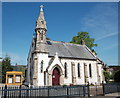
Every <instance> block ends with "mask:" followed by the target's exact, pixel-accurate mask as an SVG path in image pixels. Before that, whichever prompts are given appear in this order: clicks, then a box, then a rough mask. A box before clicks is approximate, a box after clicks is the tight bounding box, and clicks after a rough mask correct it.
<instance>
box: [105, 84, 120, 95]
mask: <svg viewBox="0 0 120 98" xmlns="http://www.w3.org/2000/svg"><path fill="white" fill-rule="evenodd" d="M103 92H104V94H109V93H116V92H120V83H107V84H104V85H103Z"/></svg>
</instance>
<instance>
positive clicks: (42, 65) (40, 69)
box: [40, 60, 43, 72]
mask: <svg viewBox="0 0 120 98" xmlns="http://www.w3.org/2000/svg"><path fill="white" fill-rule="evenodd" d="M40 67H41V68H40V70H41V72H43V60H42V61H41V66H40Z"/></svg>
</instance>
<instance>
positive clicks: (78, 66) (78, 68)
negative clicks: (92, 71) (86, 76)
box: [78, 63, 80, 77]
mask: <svg viewBox="0 0 120 98" xmlns="http://www.w3.org/2000/svg"><path fill="white" fill-rule="evenodd" d="M78 77H80V64H79V63H78Z"/></svg>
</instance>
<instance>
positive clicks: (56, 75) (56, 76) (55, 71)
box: [52, 67, 60, 85]
mask: <svg viewBox="0 0 120 98" xmlns="http://www.w3.org/2000/svg"><path fill="white" fill-rule="evenodd" d="M52 85H60V71H59V69H58V68H57V67H55V68H54V69H53V72H52Z"/></svg>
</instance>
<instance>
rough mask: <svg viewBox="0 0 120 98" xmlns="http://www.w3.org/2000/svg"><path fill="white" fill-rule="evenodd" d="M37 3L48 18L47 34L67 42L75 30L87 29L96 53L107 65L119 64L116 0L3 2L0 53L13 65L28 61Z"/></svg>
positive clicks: (37, 9)
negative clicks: (92, 0) (107, 0)
mask: <svg viewBox="0 0 120 98" xmlns="http://www.w3.org/2000/svg"><path fill="white" fill-rule="evenodd" d="M40 5H43V6H44V8H43V10H44V15H45V20H46V22H47V29H48V31H47V37H49V38H50V39H52V40H56V41H64V42H69V41H71V40H72V37H73V36H76V35H77V33H78V32H89V35H90V36H91V38H94V39H95V43H96V44H98V46H97V47H95V48H94V49H95V51H96V52H97V54H98V55H97V56H98V57H99V58H100V59H101V60H102V61H103V62H104V63H105V64H107V65H118V3H117V2H61V3H60V2H59V3H55V2H42V3H40V2H19V3H17V2H16V3H15V2H11V3H7V2H3V3H2V54H0V56H1V55H2V56H3V58H4V57H5V55H6V54H7V55H9V56H10V57H11V63H12V65H15V64H16V63H17V64H19V65H27V56H28V52H29V49H30V45H31V41H32V36H33V33H35V25H36V20H37V18H38V15H39V11H40Z"/></svg>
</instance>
